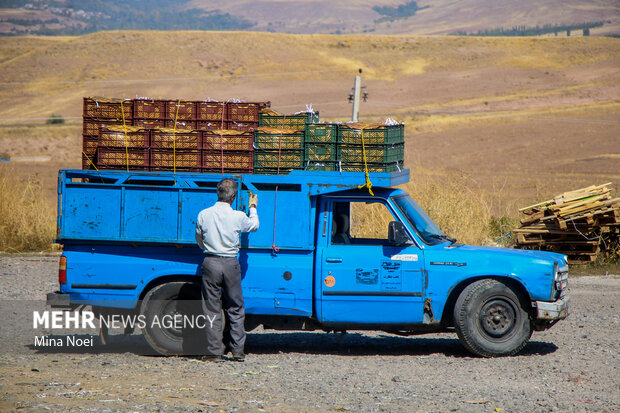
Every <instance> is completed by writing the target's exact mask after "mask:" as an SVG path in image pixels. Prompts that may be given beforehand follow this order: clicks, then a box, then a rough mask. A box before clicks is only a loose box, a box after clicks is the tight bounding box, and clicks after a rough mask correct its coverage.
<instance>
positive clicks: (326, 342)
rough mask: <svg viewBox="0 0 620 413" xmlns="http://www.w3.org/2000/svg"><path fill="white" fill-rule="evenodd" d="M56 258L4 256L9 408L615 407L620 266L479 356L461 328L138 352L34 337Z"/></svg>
mask: <svg viewBox="0 0 620 413" xmlns="http://www.w3.org/2000/svg"><path fill="white" fill-rule="evenodd" d="M57 259H58V258H57V257H54V256H34V257H33V256H30V257H11V256H2V257H0V293H1V294H2V296H3V297H5V298H4V299H3V300H2V301H0V307H1V310H2V314H3V317H2V321H0V349H2V350H0V372H1V373H0V410H2V411H32V412H39V411H41V412H43V411H90V412H116V411H224V412H233V411H277V412H293V411H402V412H412V411H428V412H430V411H433V412H436V411H442V412H447V411H459V412H460V411H464V412H524V411H528V412H530V411H533V412H542V411H545V412H547V411H558V412H574V411H578V412H580V411H596V412H614V411H619V410H620V333H619V332H620V304H619V303H620V275H607V276H581V277H576V278H575V277H571V279H570V284H569V285H570V287H569V293H570V296H571V314H570V316H569V318H568V319H566V320H564V321H561V322H560V323H558V324H557V325H556V326H554V327H553V328H551V329H550V330H548V331H546V332H539V333H534V335H533V336H532V339H531V341H530V343H529V344H528V345H527V346H526V347H525V349H524V350H523V351H522V352H521V353H520V354H519V355H517V356H515V357H508V358H497V359H481V358H477V357H472V356H471V355H470V354H469V353H467V352H466V351H465V349H464V348H463V347H462V346H461V345H460V343H459V341H458V340H457V338H456V335H455V334H434V335H426V336H417V337H411V338H404V337H397V336H392V335H389V334H386V333H381V332H356V331H351V332H349V333H347V334H346V335H344V336H343V337H340V336H339V335H335V334H326V333H314V332H303V333H300V332H269V331H260V330H259V331H255V332H252V333H250V334H249V335H248V342H247V347H246V350H247V353H248V358H247V360H246V362H245V363H237V362H232V361H228V362H225V363H212V362H201V361H198V360H195V359H192V358H184V357H156V356H144V355H142V354H145V352H147V351H148V347H147V344H146V342H145V340H144V339H143V338H142V336H139V335H132V336H121V335H118V336H112V337H111V340H110V344H108V345H107V346H102V345H100V344H99V343H98V338H97V337H96V335H95V334H96V333H95V332H93V335H87V334H84V335H82V336H80V338H84V339H90V338H91V337H92V338H93V346H92V347H82V348H80V350H76V349H75V348H73V349H71V348H66V347H65V348H62V349H61V348H47V349H43V348H41V347H38V348H37V347H35V346H34V337H35V331H34V330H33V329H32V328H31V327H32V317H33V316H32V311H33V310H35V309H39V310H42V309H44V308H45V302H44V297H45V293H47V292H51V291H54V290H55V289H56V272H57Z"/></svg>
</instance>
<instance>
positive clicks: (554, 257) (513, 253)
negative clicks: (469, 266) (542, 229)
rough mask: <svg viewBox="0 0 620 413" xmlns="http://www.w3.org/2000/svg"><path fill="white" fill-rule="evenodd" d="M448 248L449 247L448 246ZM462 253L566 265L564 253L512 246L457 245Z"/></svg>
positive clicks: (560, 265) (559, 265)
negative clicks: (513, 247) (514, 247)
mask: <svg viewBox="0 0 620 413" xmlns="http://www.w3.org/2000/svg"><path fill="white" fill-rule="evenodd" d="M448 248H450V247H448ZM457 249H458V250H460V251H461V252H462V253H466V254H469V253H473V254H488V255H489V256H493V257H504V258H506V259H516V260H519V259H532V260H543V261H547V262H551V263H557V264H558V267H564V266H565V265H567V261H566V255H562V254H558V253H555V252H548V251H534V250H520V249H512V248H499V247H477V246H473V245H462V246H460V247H457Z"/></svg>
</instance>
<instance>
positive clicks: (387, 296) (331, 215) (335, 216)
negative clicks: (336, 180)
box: [317, 197, 424, 325]
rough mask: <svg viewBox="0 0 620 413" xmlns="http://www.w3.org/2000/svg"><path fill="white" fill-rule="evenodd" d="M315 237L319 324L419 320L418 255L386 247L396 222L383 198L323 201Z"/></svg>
mask: <svg viewBox="0 0 620 413" xmlns="http://www.w3.org/2000/svg"><path fill="white" fill-rule="evenodd" d="M321 208H322V211H321V215H320V217H321V219H323V220H324V221H325V222H324V223H323V225H324V228H326V230H325V231H323V232H322V236H321V234H319V238H320V239H319V240H318V242H317V246H319V245H320V247H319V248H320V251H318V253H319V255H318V257H320V258H319V259H320V264H321V265H320V267H319V265H317V271H318V270H319V268H320V277H318V281H319V282H320V284H321V285H320V288H317V292H318V293H319V294H320V298H321V314H320V316H319V317H320V319H321V321H322V322H324V323H328V324H329V323H332V324H338V323H360V324H369V325H378V324H392V323H399V324H409V323H419V322H422V319H423V285H424V283H423V279H424V271H423V270H424V258H423V255H422V254H423V251H422V250H421V249H420V248H418V247H417V246H415V245H410V246H406V247H402V246H394V245H390V243H389V242H388V225H389V222H390V221H394V220H397V218H396V216H395V214H394V213H393V211H392V210H391V208H390V207H389V205H388V204H387V203H386V201H385V199H381V198H379V197H373V198H337V197H329V198H324V199H323V200H322V203H321Z"/></svg>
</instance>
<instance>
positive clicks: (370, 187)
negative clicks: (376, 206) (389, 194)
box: [358, 128, 375, 196]
mask: <svg viewBox="0 0 620 413" xmlns="http://www.w3.org/2000/svg"><path fill="white" fill-rule="evenodd" d="M360 132H361V135H362V153H363V154H364V173H365V174H366V183H365V184H364V185H358V188H359V189H362V188H368V192H369V193H370V195H372V196H375V194H374V193H373V192H372V182H370V175H368V164H367V163H366V144H365V143H364V128H360Z"/></svg>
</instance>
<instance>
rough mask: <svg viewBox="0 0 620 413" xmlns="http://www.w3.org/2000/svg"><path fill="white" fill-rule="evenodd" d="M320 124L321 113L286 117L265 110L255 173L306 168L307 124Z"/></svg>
mask: <svg viewBox="0 0 620 413" xmlns="http://www.w3.org/2000/svg"><path fill="white" fill-rule="evenodd" d="M318 121H319V114H318V112H301V113H296V114H292V115H285V114H282V113H279V112H276V111H275V110H272V109H270V108H264V109H262V110H261V111H260V113H259V126H260V127H259V129H257V130H256V132H255V137H254V147H255V149H256V150H255V152H254V171H255V173H260V174H281V173H288V172H290V171H292V170H293V169H303V168H304V166H305V164H306V162H305V161H306V160H305V157H304V154H305V150H304V149H305V147H304V145H305V141H306V136H305V132H306V125H308V124H310V123H312V122H318Z"/></svg>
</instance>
